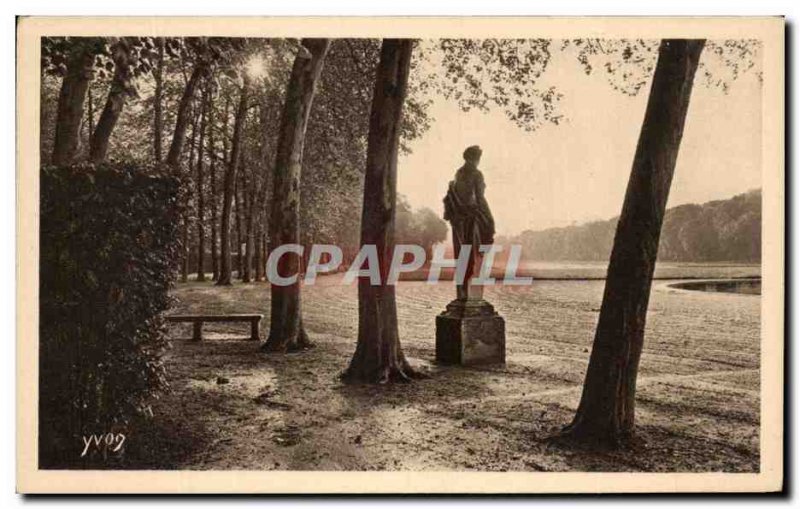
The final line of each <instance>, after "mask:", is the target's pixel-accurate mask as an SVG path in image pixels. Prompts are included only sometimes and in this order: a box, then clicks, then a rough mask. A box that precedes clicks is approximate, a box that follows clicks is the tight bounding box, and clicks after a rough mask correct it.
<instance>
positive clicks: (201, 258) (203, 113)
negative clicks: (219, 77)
mask: <svg viewBox="0 0 800 509" xmlns="http://www.w3.org/2000/svg"><path fill="white" fill-rule="evenodd" d="M210 86H211V84H210V83H207V86H206V87H205V89H204V90H203V104H202V108H201V110H200V139H199V141H198V143H199V145H198V147H197V280H198V281H205V280H206V271H205V267H204V263H205V259H206V224H205V221H206V210H205V208H206V201H205V194H204V188H205V168H204V166H203V157H204V155H205V151H204V150H203V148H204V147H205V141H206V123H207V116H208V112H209V110H210V109H211V105H210V104H209V87H210Z"/></svg>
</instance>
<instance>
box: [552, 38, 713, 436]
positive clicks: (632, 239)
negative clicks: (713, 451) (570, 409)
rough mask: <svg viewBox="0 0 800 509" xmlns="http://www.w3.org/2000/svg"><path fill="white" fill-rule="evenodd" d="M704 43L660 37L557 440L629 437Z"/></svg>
mask: <svg viewBox="0 0 800 509" xmlns="http://www.w3.org/2000/svg"><path fill="white" fill-rule="evenodd" d="M703 45H704V41H703V40H690V39H674V40H663V41H662V42H661V46H660V48H659V53H658V63H657V64H656V70H655V74H654V76H653V83H652V86H651V89H650V96H649V99H648V102H647V110H646V112H645V118H644V123H643V124H642V130H641V133H640V135H639V142H638V145H637V147H636V155H635V157H634V160H633V169H632V171H631V176H630V180H629V182H628V188H627V191H626V193H625V202H624V204H623V206H622V214H621V215H620V219H619V223H618V224H617V232H616V235H615V237H614V246H613V248H612V252H611V260H610V262H609V267H608V275H607V278H606V287H605V292H604V294H603V304H602V307H601V309H600V318H599V322H598V325H597V331H596V333H595V338H594V344H593V346H592V353H591V357H590V360H589V368H588V370H587V372H586V379H585V381H584V385H583V394H582V396H581V402H580V405H579V407H578V411H577V413H576V415H575V418H574V420H573V421H572V423H571V424H570V425H569V426H568V427H567V428H565V429H564V431H563V433H562V438H570V439H576V440H580V441H586V442H589V443H598V444H600V443H601V444H605V445H617V444H620V443H621V442H622V441H625V440H627V439H629V438H631V437H632V436H633V432H634V409H635V394H636V375H637V371H638V367H639V358H640V356H641V353H642V346H643V344H644V329H645V319H646V316H647V306H648V301H649V297H650V287H651V283H652V279H653V270H654V269H655V262H656V255H657V253H658V242H659V237H660V235H661V225H662V221H663V219H664V210H665V208H666V203H667V198H668V197H669V189H670V184H671V182H672V175H673V172H674V170H675V162H676V160H677V158H678V149H679V147H680V143H681V137H682V136H683V127H684V123H685V120H686V112H687V110H688V107H689V98H690V96H691V92H692V84H693V82H694V75H695V71H696V70H697V63H698V60H699V58H700V53H701V52H702V50H703Z"/></svg>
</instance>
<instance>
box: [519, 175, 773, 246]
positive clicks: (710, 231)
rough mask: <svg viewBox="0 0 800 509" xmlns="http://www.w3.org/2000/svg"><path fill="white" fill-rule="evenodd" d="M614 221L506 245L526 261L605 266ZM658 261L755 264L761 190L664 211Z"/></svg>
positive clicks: (530, 234)
mask: <svg viewBox="0 0 800 509" xmlns="http://www.w3.org/2000/svg"><path fill="white" fill-rule="evenodd" d="M617 220H618V218H617V217H615V218H613V219H609V220H608V221H596V222H592V223H586V224H582V225H575V226H567V227H563V228H549V229H546V230H540V231H531V230H526V231H524V232H522V233H521V234H519V235H517V236H516V237H513V238H511V239H509V242H512V243H519V244H521V245H522V252H523V256H524V258H526V259H528V260H572V261H584V260H585V261H595V260H596V261H602V260H608V257H609V255H610V254H611V244H612V242H613V240H614V232H615V230H616V227H617ZM658 259H659V260H662V261H676V262H715V261H718V262H721V261H730V262H760V261H761V190H760V189H755V190H752V191H748V192H747V193H744V194H740V195H737V196H734V197H733V198H731V199H728V200H716V201H710V202H708V203H704V204H703V205H696V204H689V205H680V206H678V207H673V208H671V209H668V210H667V213H666V217H665V218H664V226H663V230H662V232H661V243H660V246H659V250H658Z"/></svg>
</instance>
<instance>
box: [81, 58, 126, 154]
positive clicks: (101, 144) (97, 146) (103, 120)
mask: <svg viewBox="0 0 800 509" xmlns="http://www.w3.org/2000/svg"><path fill="white" fill-rule="evenodd" d="M123 44H124V43H120V44H119V45H117V47H115V48H114V78H113V79H112V80H111V87H110V89H109V91H108V99H106V105H105V106H104V107H103V112H102V113H100V120H98V121H97V127H95V128H94V131H93V132H92V138H91V140H90V141H89V160H90V161H91V162H93V163H95V164H97V163H101V162H103V161H105V159H106V154H107V153H108V145H109V142H110V140H111V133H112V132H113V131H114V127H115V126H116V125H117V121H118V120H119V117H120V115H121V114H122V109H123V108H124V107H125V100H126V99H127V97H128V87H129V86H130V80H131V76H130V69H129V67H128V63H129V60H130V55H129V54H128V50H127V47H124V46H123Z"/></svg>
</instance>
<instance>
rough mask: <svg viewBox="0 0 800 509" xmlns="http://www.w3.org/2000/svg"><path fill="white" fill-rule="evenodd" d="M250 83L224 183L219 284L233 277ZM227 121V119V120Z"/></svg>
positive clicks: (243, 96)
mask: <svg viewBox="0 0 800 509" xmlns="http://www.w3.org/2000/svg"><path fill="white" fill-rule="evenodd" d="M249 88H250V84H249V82H248V80H247V78H245V81H244V84H243V85H242V91H241V95H240V96H239V106H238V108H237V110H236V118H235V119H234V121H233V139H232V140H231V155H230V159H229V161H228V167H227V169H226V170H225V177H224V181H223V184H222V193H223V194H222V218H221V219H220V223H221V224H220V249H221V251H222V252H221V255H220V267H219V279H218V280H217V284H218V285H230V284H231V283H232V277H231V262H232V258H231V209H232V208H233V195H234V192H235V190H236V189H235V187H236V180H237V177H238V173H239V164H240V161H239V160H240V159H241V153H242V133H243V132H244V123H245V117H246V116H247V94H248V89H249ZM226 123H227V121H226Z"/></svg>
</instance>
